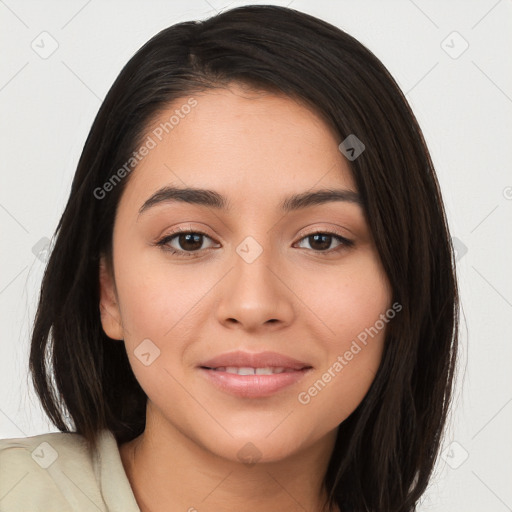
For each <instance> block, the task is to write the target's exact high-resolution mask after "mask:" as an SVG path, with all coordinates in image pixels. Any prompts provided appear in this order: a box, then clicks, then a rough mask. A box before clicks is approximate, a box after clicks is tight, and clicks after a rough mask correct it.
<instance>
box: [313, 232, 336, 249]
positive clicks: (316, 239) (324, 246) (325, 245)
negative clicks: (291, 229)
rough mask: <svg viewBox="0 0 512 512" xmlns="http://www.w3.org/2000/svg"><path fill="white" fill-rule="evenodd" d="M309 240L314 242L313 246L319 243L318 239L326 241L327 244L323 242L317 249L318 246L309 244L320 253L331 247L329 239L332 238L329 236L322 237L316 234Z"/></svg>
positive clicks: (322, 235)
mask: <svg viewBox="0 0 512 512" xmlns="http://www.w3.org/2000/svg"><path fill="white" fill-rule="evenodd" d="M309 238H312V239H313V240H314V241H315V244H316V243H317V242H318V241H319V239H321V238H323V239H327V243H326V242H325V241H324V242H323V243H320V244H319V245H320V247H318V244H317V246H316V247H315V244H311V247H313V249H318V250H320V251H324V250H326V249H329V247H330V246H331V238H332V236H331V235H324V234H318V233H317V234H316V235H311V236H310V237H309Z"/></svg>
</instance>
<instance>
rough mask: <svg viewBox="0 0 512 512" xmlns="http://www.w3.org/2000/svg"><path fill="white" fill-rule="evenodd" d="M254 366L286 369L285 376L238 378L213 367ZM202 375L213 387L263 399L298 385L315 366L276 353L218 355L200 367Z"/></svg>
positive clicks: (281, 374)
mask: <svg viewBox="0 0 512 512" xmlns="http://www.w3.org/2000/svg"><path fill="white" fill-rule="evenodd" d="M229 366H235V367H252V368H268V367H270V368H272V367H274V368H284V369H285V371H284V372H283V373H276V374H272V375H238V374H234V373H227V372H225V371H223V370H214V368H225V367H229ZM198 368H199V370H200V372H201V374H202V375H203V376H204V377H205V378H206V379H207V381H208V382H209V383H210V384H213V385H214V386H215V387H217V388H218V389H220V390H221V391H224V392H226V393H229V394H230V395H234V396H238V397H243V398H264V397H268V396H272V395H274V394H275V393H277V392H278V391H281V390H282V389H284V388H287V387H289V386H291V385H293V384H295V383H297V382H299V381H300V380H301V379H302V378H303V377H304V375H305V374H306V373H309V372H310V371H311V370H312V366H311V365H309V364H308V363H305V362H303V361H299V360H298V359H294V358H291V357H288V356H285V355H283V354H278V353H277V352H260V353H251V352H240V351H237V352H229V353H226V354H221V355H219V356H216V357H214V358H212V359H209V360H208V361H205V362H204V363H201V364H200V365H199V366H198Z"/></svg>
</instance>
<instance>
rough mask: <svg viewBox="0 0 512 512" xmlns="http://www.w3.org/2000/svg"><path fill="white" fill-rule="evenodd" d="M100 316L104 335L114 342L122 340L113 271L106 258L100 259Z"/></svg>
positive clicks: (122, 333)
mask: <svg viewBox="0 0 512 512" xmlns="http://www.w3.org/2000/svg"><path fill="white" fill-rule="evenodd" d="M99 282H100V304H99V308H100V316H101V325H102V327H103V330H104V331H105V334H106V335H107V336H108V337H109V338H112V339H114V340H122V339H124V332H123V326H122V322H121V313H120V310H119V304H118V302H117V295H116V289H115V282H114V276H113V271H112V270H111V269H110V268H109V265H108V263H107V260H106V257H105V256H104V255H102V256H101V258H100V265H99Z"/></svg>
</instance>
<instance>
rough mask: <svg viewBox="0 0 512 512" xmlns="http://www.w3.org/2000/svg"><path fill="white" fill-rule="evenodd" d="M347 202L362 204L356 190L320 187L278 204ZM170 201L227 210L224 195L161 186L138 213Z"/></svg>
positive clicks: (282, 207) (285, 209) (283, 207)
mask: <svg viewBox="0 0 512 512" xmlns="http://www.w3.org/2000/svg"><path fill="white" fill-rule="evenodd" d="M336 201H341V202H349V203H356V204H358V205H360V206H361V205H362V201H361V198H360V196H359V194H358V193H357V192H354V191H352V190H345V189H322V190H316V191H314V192H302V193H300V194H293V195H291V196H289V197H286V198H285V199H284V200H283V201H282V202H281V203H280V205H279V208H280V210H282V211H283V212H292V211H297V210H302V209H304V208H309V207H311V206H317V205H320V204H325V203H331V202H336ZM172 202H184V203H189V204H195V205H199V206H207V207H210V208H215V209H216V210H224V211H227V210H229V201H228V200H227V198H226V197H224V196H223V195H221V194H219V193H218V192H215V191H214V190H208V189H203V188H193V187H187V188H178V187H172V186H168V187H163V188H161V189H159V190H157V191H156V192H155V193H154V194H153V195H152V196H151V197H149V198H148V199H147V200H146V201H145V202H144V204H143V205H142V206H141V207H140V209H139V215H140V214H142V213H143V212H145V211H147V210H149V209H150V208H152V207H154V206H156V205H159V204H163V203H172Z"/></svg>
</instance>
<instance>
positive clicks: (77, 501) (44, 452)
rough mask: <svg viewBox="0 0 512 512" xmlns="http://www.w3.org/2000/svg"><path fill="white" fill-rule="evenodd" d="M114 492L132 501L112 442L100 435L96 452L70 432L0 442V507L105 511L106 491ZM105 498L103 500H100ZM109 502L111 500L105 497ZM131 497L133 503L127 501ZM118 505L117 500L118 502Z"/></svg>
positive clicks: (7, 509) (9, 511)
mask: <svg viewBox="0 0 512 512" xmlns="http://www.w3.org/2000/svg"><path fill="white" fill-rule="evenodd" d="M119 482H120V483H121V485H120V488H118V489H117V490H118V491H119V492H123V490H124V493H125V495H127V500H128V503H129V504H131V505H132V507H127V510H130V511H131V510H134V511H138V508H133V504H134V503H135V501H134V499H133V495H132V493H131V488H130V487H129V483H128V480H127V478H126V474H125V473H124V470H123V467H122V463H121V460H120V456H119V449H118V446H117V442H116V440H115V438H114V436H113V435H112V433H111V432H109V431H106V430H104V431H102V432H101V433H100V436H99V440H98V450H97V451H95V452H92V451H90V450H89V448H88V445H87V443H86V440H85V438H84V437H82V436H81V435H79V434H76V433H62V432H56V433H50V434H41V435H37V436H32V437H25V438H16V439H1V440H0V509H1V510H2V512H4V511H5V512H18V511H26V510H30V511H34V512H35V511H43V510H49V509H51V510H63V511H64V510H66V511H68V510H80V511H82V510H83V511H87V510H94V511H96V512H97V511H98V510H101V511H106V512H108V511H110V510H116V509H117V507H116V508H110V506H109V504H108V503H107V501H108V495H109V493H112V492H113V490H112V488H114V487H116V484H118V483H119ZM105 495H106V497H105ZM110 497H111V498H112V496H110ZM132 499H133V502H132ZM119 501H122V500H121V499H120V500H119Z"/></svg>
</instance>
